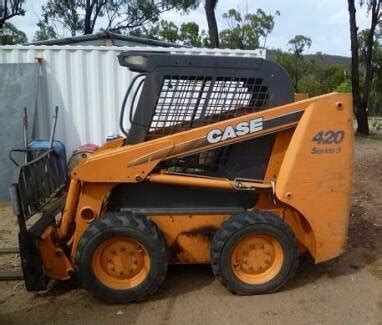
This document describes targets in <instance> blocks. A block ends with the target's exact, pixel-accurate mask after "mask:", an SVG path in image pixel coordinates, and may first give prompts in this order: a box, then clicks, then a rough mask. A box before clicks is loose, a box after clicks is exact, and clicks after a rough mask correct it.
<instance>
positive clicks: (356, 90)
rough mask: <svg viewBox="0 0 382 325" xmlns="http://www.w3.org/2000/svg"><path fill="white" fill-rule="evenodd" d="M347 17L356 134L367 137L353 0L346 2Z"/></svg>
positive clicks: (367, 127) (365, 104)
mask: <svg viewBox="0 0 382 325" xmlns="http://www.w3.org/2000/svg"><path fill="white" fill-rule="evenodd" d="M348 4H349V16H350V40H351V53H352V64H351V70H352V91H353V106H354V113H355V115H356V118H357V124H358V127H357V133H359V134H364V135H368V134H369V123H368V118H367V102H366V103H365V102H364V101H362V103H361V94H360V87H359V53H358V50H359V46H358V27H357V20H356V9H355V5H354V0H348Z"/></svg>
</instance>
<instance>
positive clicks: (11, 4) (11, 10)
mask: <svg viewBox="0 0 382 325" xmlns="http://www.w3.org/2000/svg"><path fill="white" fill-rule="evenodd" d="M24 2H25V0H3V1H1V2H0V45H2V44H7V43H5V40H4V39H3V37H5V34H4V33H6V32H8V33H9V32H11V30H14V29H15V27H14V26H13V25H7V26H5V24H6V22H7V20H9V19H11V18H13V17H15V16H24V15H25V9H24V8H23V6H24ZM5 29H7V30H5ZM8 36H9V34H8ZM12 37H13V36H12ZM8 41H9V38H8ZM8 44H9V43H8Z"/></svg>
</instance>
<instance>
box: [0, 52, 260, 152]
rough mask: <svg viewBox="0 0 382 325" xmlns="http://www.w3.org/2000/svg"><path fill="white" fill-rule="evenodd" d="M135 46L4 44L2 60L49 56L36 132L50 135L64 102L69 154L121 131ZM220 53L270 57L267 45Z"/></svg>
mask: <svg viewBox="0 0 382 325" xmlns="http://www.w3.org/2000/svg"><path fill="white" fill-rule="evenodd" d="M131 49H132V48H131V47H102V46H2V47H0V63H30V62H35V61H36V58H42V59H43V61H42V62H43V63H42V64H41V65H40V86H39V96H38V100H37V109H36V119H35V136H36V137H37V138H48V137H49V128H50V124H51V116H52V115H53V112H54V107H55V106H59V108H60V111H59V120H58V124H57V132H56V139H58V140H61V141H63V142H64V143H65V146H66V149H67V155H68V156H70V154H71V151H72V150H73V149H75V148H76V147H78V146H79V145H81V144H85V143H95V144H102V143H103V142H104V141H105V137H106V136H107V135H112V134H119V133H120V132H119V127H118V121H119V110H120V106H121V103H122V100H123V96H124V93H125V91H126V89H127V88H128V85H129V83H130V81H131V79H132V78H133V77H134V74H133V73H132V72H130V71H129V70H128V69H127V68H126V67H121V66H119V64H118V60H117V55H118V54H119V53H120V52H121V51H125V50H131ZM133 49H137V50H140V49H142V50H152V51H158V50H162V51H163V50H165V51H173V52H179V51H186V52H198V53H206V52H210V51H208V50H204V49H179V48H158V47H153V48H150V47H142V48H139V47H134V48H133ZM214 53H215V54H217V55H221V54H224V55H227V54H228V55H230V54H232V55H238V53H239V54H240V55H243V56H248V55H250V56H260V57H265V50H259V51H225V50H218V51H214ZM128 105H129V103H128ZM127 107H129V106H127ZM15 109H20V110H22V109H23V108H22V107H19V108H17V107H16V108H15ZM126 123H127V121H126Z"/></svg>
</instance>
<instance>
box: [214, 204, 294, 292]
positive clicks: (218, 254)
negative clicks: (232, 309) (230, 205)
mask: <svg viewBox="0 0 382 325" xmlns="http://www.w3.org/2000/svg"><path fill="white" fill-rule="evenodd" d="M297 257H298V248H297V241H296V238H295V236H294V234H293V232H292V230H291V229H290V227H289V226H288V225H287V224H286V223H285V222H284V221H283V220H282V219H281V218H279V217H277V216H275V215H274V214H272V213H270V212H267V211H255V212H244V213H240V214H237V215H234V216H232V217H231V218H230V219H228V220H227V221H226V222H224V223H223V224H222V226H221V227H220V228H219V229H218V231H217V232H216V233H215V235H214V238H213V240H212V244H211V266H212V270H213V272H214V274H215V276H216V277H217V278H218V279H219V280H220V282H221V283H222V284H223V285H224V286H226V287H227V288H228V289H229V290H230V291H231V292H233V293H236V294H239V295H252V294H262V293H270V292H275V291H277V290H278V289H280V288H281V287H282V286H283V285H285V284H286V282H287V281H288V280H289V279H290V278H292V277H293V276H294V274H295V272H296V268H297V265H298V259H297Z"/></svg>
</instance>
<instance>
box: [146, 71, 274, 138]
mask: <svg viewBox="0 0 382 325" xmlns="http://www.w3.org/2000/svg"><path fill="white" fill-rule="evenodd" d="M268 98H269V94H268V87H267V86H265V85H263V79H260V78H232V77H217V78H216V79H214V80H213V79H212V78H211V77H202V76H165V77H164V80H163V83H162V89H161V92H160V95H159V98H158V101H157V105H156V110H155V113H154V116H153V117H152V121H151V125H150V129H149V133H148V136H147V138H148V139H154V138H158V137H161V136H165V135H168V134H172V133H177V132H181V131H184V130H187V129H190V128H192V127H198V126H202V125H206V124H210V123H214V122H218V121H221V120H225V119H227V118H232V117H235V116H239V115H242V114H245V113H248V112H252V111H255V110H258V109H259V108H262V107H264V106H266V105H267V102H268Z"/></svg>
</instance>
